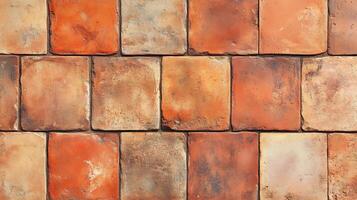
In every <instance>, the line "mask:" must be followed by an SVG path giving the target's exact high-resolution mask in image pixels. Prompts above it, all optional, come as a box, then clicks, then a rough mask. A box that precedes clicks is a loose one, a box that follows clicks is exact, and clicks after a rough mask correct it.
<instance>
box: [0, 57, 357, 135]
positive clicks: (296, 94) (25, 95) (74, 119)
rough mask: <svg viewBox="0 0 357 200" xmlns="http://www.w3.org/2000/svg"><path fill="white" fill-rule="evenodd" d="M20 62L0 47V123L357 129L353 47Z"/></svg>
mask: <svg viewBox="0 0 357 200" xmlns="http://www.w3.org/2000/svg"><path fill="white" fill-rule="evenodd" d="M301 60H302V62H301ZM19 63H20V59H19V57H15V56H0V111H1V112H0V130H26V131H51V130H52V131H54V130H88V129H90V128H92V129H95V130H114V131H115V130H158V129H164V130H178V131H179V130H201V131H202V130H206V131H218V130H229V129H230V126H231V125H232V127H233V130H235V131H237V130H286V131H287V130H288V131H294V130H300V128H302V129H303V130H305V131H356V130H357V124H356V123H355V119H356V117H357V103H356V102H357V89H356V85H357V57H311V58H303V59H300V58H297V57H280V56H274V57H259V56H258V57H257V56H248V57H247V56H244V57H243V56H237V57H233V58H232V59H231V60H230V58H229V57H206V56H194V57H189V56H178V57H173V56H169V57H163V58H159V57H94V58H89V57H72V56H37V57H36V56H25V57H22V58H21V67H19V66H20V64H19ZM231 64H232V66H231ZM20 68H21V70H20ZM231 69H232V72H231ZM20 71H21V73H20ZM20 74H21V77H20ZM19 127H20V128H19Z"/></svg>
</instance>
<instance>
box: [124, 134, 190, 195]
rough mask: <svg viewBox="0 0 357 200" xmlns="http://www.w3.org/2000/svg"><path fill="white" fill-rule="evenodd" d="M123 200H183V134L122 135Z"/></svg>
mask: <svg viewBox="0 0 357 200" xmlns="http://www.w3.org/2000/svg"><path fill="white" fill-rule="evenodd" d="M121 140H122V143H121V152H122V153H121V156H122V157H121V159H122V160H121V169H122V179H121V180H122V184H121V199H122V200H139V199H143V200H144V199H146V200H151V199H152V200H154V199H155V200H167V199H171V200H185V199H186V178H187V174H186V173H187V167H186V138H185V135H184V134H183V133H148V132H138V133H134V132H131V133H123V134H122V137H121Z"/></svg>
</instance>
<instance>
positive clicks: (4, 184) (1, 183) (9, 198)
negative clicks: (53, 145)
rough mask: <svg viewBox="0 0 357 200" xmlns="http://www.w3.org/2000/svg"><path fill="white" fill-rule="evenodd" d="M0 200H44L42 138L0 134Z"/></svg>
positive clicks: (44, 172) (44, 143) (44, 169)
mask: <svg viewBox="0 0 357 200" xmlns="http://www.w3.org/2000/svg"><path fill="white" fill-rule="evenodd" d="M0 199H1V200H24V199H26V200H46V135H45V134H43V133H19V132H18V133H13V132H12V133H5V132H3V133H1V132H0Z"/></svg>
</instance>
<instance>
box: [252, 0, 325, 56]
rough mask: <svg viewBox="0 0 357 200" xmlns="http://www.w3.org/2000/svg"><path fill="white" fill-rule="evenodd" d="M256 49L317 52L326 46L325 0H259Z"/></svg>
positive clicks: (323, 50) (277, 51)
mask: <svg viewBox="0 0 357 200" xmlns="http://www.w3.org/2000/svg"><path fill="white" fill-rule="evenodd" d="M259 5H260V9H259V10H260V15H259V16H260V47H259V52H260V53H271V54H319V53H322V52H325V51H326V49H327V18H328V17H327V0H290V1H287V0H260V4H259Z"/></svg>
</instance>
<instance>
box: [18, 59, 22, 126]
mask: <svg viewBox="0 0 357 200" xmlns="http://www.w3.org/2000/svg"><path fill="white" fill-rule="evenodd" d="M18 59H19V60H18V65H19V69H18V74H19V80H18V81H19V82H18V84H19V85H18V91H19V93H18V96H17V98H18V102H17V106H18V107H17V115H18V119H17V129H18V131H23V129H22V125H21V122H22V120H21V119H22V81H21V79H22V57H21V56H19V57H18Z"/></svg>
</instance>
